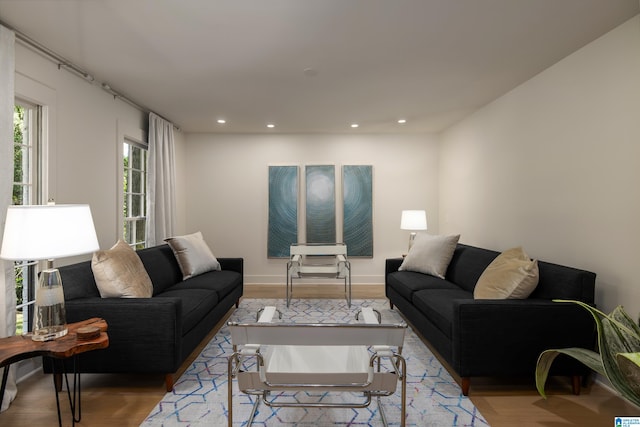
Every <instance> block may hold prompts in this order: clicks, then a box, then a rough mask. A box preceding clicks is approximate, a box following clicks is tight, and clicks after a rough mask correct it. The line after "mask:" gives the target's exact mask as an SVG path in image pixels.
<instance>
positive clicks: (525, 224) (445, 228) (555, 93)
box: [439, 17, 640, 317]
mask: <svg viewBox="0 0 640 427" xmlns="http://www.w3.org/2000/svg"><path fill="white" fill-rule="evenodd" d="M639 184H640V18H639V17H635V18H633V19H632V20H630V21H628V22H627V23H625V24H623V25H622V26H620V27H618V28H617V29H615V30H613V31H612V32H610V33H609V34H607V35H605V36H603V37H601V38H600V39H598V40H596V41H595V42H593V43H591V44H589V45H587V46H586V47H584V48H583V49H581V50H579V51H577V52H575V53H574V54H572V55H571V56H569V57H567V58H565V59H564V60H562V61H561V62H559V63H558V64H556V65H554V66H552V67H551V68H549V69H547V70H546V71H544V72H543V73H541V74H539V75H538V76H536V77H535V78H533V79H531V80H530V81H528V82H526V83H525V84H523V85H521V86H520V87H518V88H516V89H515V90H513V91H512V92H510V93H508V94H507V95H505V96H503V97H502V98H500V99H498V100H496V101H495V102H493V103H491V104H490V105H488V106H486V107H485V108H483V109H481V110H480V111H478V112H476V113H475V114H473V115H472V116H470V117H469V118H467V119H465V120H464V121H463V122H461V123H459V124H458V125H456V126H455V127H453V128H452V129H450V130H448V131H447V132H445V133H444V134H443V135H442V141H441V147H440V200H439V202H440V218H441V227H440V229H441V231H442V232H444V233H454V232H455V233H461V235H462V236H461V241H463V242H466V243H469V244H473V245H478V246H482V247H488V248H493V249H496V250H504V249H507V248H509V247H513V246H517V245H522V246H523V247H524V248H525V250H526V251H528V252H529V254H530V255H531V256H532V257H536V258H540V259H544V260H547V261H552V262H556V263H560V264H566V265H570V266H575V267H579V268H584V269H588V270H591V271H594V272H595V273H597V275H598V279H597V284H596V293H597V294H596V302H597V304H598V305H599V306H600V307H601V308H604V309H605V310H607V311H609V310H611V309H612V308H613V307H615V306H616V305H618V304H623V305H624V306H625V308H626V309H627V310H628V311H629V313H630V314H631V315H632V316H633V317H636V316H637V315H638V313H639V312H640V278H639V277H638V274H637V272H638V269H637V265H638V256H639V255H640V251H639V250H638V238H639V237H640V190H639V189H638V186H639Z"/></svg>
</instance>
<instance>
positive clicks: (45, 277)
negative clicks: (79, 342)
mask: <svg viewBox="0 0 640 427" xmlns="http://www.w3.org/2000/svg"><path fill="white" fill-rule="evenodd" d="M33 317H34V319H33V335H32V336H31V339H32V340H34V341H50V340H54V339H56V338H60V337H63V336H65V335H67V321H66V318H67V316H66V313H65V308H64V292H63V290H62V280H61V279H60V273H59V272H58V269H56V268H48V269H46V270H43V271H42V272H41V273H40V280H39V281H38V288H37V289H36V303H35V306H34V316H33Z"/></svg>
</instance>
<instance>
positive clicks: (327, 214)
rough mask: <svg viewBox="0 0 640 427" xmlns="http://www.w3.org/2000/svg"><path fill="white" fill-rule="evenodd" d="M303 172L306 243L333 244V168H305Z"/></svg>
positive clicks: (334, 217) (334, 233)
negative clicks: (305, 189) (304, 181)
mask: <svg viewBox="0 0 640 427" xmlns="http://www.w3.org/2000/svg"><path fill="white" fill-rule="evenodd" d="M305 172H306V174H305V178H306V187H307V191H306V211H307V214H306V219H307V243H335V242H336V178H335V166H334V165H319V166H316V165H313V166H307V167H306V168H305Z"/></svg>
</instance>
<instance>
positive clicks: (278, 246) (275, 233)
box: [267, 166, 298, 258]
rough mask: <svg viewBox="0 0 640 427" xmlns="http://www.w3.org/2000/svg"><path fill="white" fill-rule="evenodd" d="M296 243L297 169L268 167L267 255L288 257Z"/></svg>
mask: <svg viewBox="0 0 640 427" xmlns="http://www.w3.org/2000/svg"><path fill="white" fill-rule="evenodd" d="M297 241H298V166H269V231H268V238H267V256H268V257H269V258H289V246H291V244H292V243H296V242H297Z"/></svg>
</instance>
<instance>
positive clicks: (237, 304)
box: [236, 300, 240, 308]
mask: <svg viewBox="0 0 640 427" xmlns="http://www.w3.org/2000/svg"><path fill="white" fill-rule="evenodd" d="M236 308H240V300H238V301H236Z"/></svg>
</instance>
